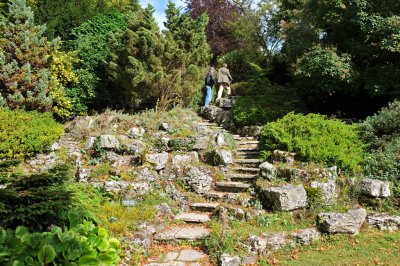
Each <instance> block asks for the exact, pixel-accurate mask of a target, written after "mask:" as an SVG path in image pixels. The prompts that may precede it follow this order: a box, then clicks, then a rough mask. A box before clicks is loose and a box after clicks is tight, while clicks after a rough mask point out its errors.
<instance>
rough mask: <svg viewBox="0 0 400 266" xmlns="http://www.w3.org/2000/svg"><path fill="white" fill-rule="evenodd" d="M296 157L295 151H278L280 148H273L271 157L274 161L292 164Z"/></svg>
mask: <svg viewBox="0 0 400 266" xmlns="http://www.w3.org/2000/svg"><path fill="white" fill-rule="evenodd" d="M296 157H297V153H295V152H288V151H280V150H274V152H273V158H274V162H277V163H278V162H283V163H287V164H289V165H290V164H293V163H294V162H295V159H296Z"/></svg>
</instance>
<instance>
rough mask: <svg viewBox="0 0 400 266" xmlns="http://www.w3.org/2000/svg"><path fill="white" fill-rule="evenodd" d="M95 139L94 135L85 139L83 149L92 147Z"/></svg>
mask: <svg viewBox="0 0 400 266" xmlns="http://www.w3.org/2000/svg"><path fill="white" fill-rule="evenodd" d="M95 140H96V137H89V138H87V140H86V145H85V149H86V150H89V149H91V148H92V147H93V144H94V141H95Z"/></svg>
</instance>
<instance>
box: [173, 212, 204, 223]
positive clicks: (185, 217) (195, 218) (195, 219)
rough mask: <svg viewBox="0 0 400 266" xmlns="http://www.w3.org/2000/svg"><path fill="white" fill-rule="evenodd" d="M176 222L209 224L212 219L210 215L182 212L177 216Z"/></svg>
mask: <svg viewBox="0 0 400 266" xmlns="http://www.w3.org/2000/svg"><path fill="white" fill-rule="evenodd" d="M175 220H180V221H184V222H186V223H208V222H209V221H210V220H211V219H210V214H209V213H204V212H203V213H198V212H182V213H179V214H178V215H176V216H175Z"/></svg>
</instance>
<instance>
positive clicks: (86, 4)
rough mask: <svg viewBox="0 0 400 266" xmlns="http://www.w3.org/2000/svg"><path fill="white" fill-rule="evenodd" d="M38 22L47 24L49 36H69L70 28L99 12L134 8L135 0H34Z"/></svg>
mask: <svg viewBox="0 0 400 266" xmlns="http://www.w3.org/2000/svg"><path fill="white" fill-rule="evenodd" d="M32 6H33V8H34V10H35V13H36V15H37V19H38V21H39V23H43V24H46V25H47V31H46V34H47V36H48V37H49V38H55V37H57V36H59V37H61V38H62V39H63V40H67V39H69V38H70V33H71V30H72V29H73V28H75V27H78V26H79V25H81V24H82V23H84V22H85V21H88V20H90V19H92V18H93V17H94V16H96V15H99V14H107V13H109V12H110V11H112V10H119V11H127V10H129V9H135V8H136V6H137V1H131V0H72V1H62V0H53V1H47V0H35V3H33V4H32Z"/></svg>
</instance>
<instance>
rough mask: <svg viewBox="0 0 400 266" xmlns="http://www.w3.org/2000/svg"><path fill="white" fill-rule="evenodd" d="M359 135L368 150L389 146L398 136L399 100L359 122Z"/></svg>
mask: <svg viewBox="0 0 400 266" xmlns="http://www.w3.org/2000/svg"><path fill="white" fill-rule="evenodd" d="M360 132H361V136H362V138H363V139H364V141H365V142H366V143H367V145H368V146H367V148H368V150H369V151H374V150H381V149H384V148H385V147H387V146H390V144H391V142H392V141H393V140H395V139H397V138H399V137H400V101H397V100H396V101H394V102H392V103H390V104H389V106H388V107H385V108H382V110H381V111H379V112H378V113H377V114H375V115H373V116H370V117H367V118H366V119H365V121H364V122H363V123H362V124H361V131H360Z"/></svg>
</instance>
